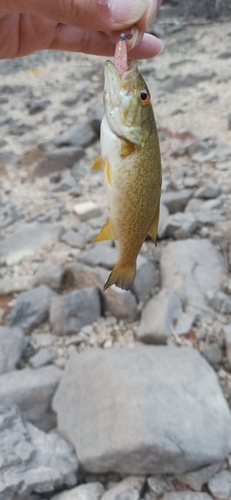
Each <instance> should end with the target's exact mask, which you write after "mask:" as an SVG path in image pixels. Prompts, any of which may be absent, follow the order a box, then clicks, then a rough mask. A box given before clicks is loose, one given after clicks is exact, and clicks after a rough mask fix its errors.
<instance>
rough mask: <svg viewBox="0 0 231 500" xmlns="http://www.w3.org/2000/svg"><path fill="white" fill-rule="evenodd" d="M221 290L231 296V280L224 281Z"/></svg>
mask: <svg viewBox="0 0 231 500" xmlns="http://www.w3.org/2000/svg"><path fill="white" fill-rule="evenodd" d="M221 289H222V291H223V292H224V293H227V294H228V295H231V278H229V279H226V280H223V281H222V282H221Z"/></svg>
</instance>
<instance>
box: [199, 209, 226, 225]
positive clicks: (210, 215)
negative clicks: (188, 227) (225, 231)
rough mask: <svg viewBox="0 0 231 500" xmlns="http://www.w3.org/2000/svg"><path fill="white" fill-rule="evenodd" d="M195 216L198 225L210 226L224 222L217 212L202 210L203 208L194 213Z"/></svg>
mask: <svg viewBox="0 0 231 500" xmlns="http://www.w3.org/2000/svg"><path fill="white" fill-rule="evenodd" d="M195 215H196V219H197V222H198V224H200V225H204V224H209V225H211V226H212V225H215V224H218V223H220V222H223V221H224V220H225V219H224V217H223V216H222V215H220V214H218V213H217V212H214V211H213V210H203V208H202V209H201V210H200V211H199V212H196V214H195Z"/></svg>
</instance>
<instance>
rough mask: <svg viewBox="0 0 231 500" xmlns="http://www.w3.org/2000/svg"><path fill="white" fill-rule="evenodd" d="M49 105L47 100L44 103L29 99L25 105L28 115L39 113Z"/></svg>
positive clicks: (49, 102)
mask: <svg viewBox="0 0 231 500" xmlns="http://www.w3.org/2000/svg"><path fill="white" fill-rule="evenodd" d="M50 104H51V101H49V100H48V99H46V100H44V101H39V100H37V99H31V100H30V101H28V103H27V107H28V109H29V114H30V115H35V114H36V113H41V111H45V109H46V108H47V107H48V106H49V105H50Z"/></svg>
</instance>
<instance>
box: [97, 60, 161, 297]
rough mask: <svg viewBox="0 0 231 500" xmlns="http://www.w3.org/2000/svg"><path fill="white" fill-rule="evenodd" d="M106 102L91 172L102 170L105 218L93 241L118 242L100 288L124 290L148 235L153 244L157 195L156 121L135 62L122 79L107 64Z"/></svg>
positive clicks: (159, 170)
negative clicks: (99, 146) (98, 151)
mask: <svg viewBox="0 0 231 500" xmlns="http://www.w3.org/2000/svg"><path fill="white" fill-rule="evenodd" d="M104 101H105V115H104V118H103V120H102V124H101V155H102V156H101V157H100V158H98V159H97V160H96V161H95V162H94V164H93V166H92V168H93V169H97V168H104V175H105V186H106V194H107V200H108V208H109V219H108V221H107V223H106V224H105V226H104V227H103V229H102V230H101V232H100V233H99V235H98V236H97V237H96V238H95V241H100V240H104V239H116V241H117V248H118V256H117V262H116V264H115V266H114V268H113V270H112V272H111V274H110V276H109V278H108V280H107V282H106V284H105V287H104V288H105V289H106V288H108V287H109V286H111V285H112V284H115V285H117V286H119V287H120V288H122V289H125V290H128V289H129V288H130V287H131V286H132V283H133V281H134V278H135V273H136V259H137V256H138V253H139V251H140V249H141V246H142V244H143V241H144V239H145V237H146V235H147V234H149V235H150V236H151V238H152V239H153V241H154V242H155V243H156V237H157V229H158V220H159V204H160V192H161V161H160V150H159V141H158V135H157V130H156V125H155V119H154V114H153V109H152V106H151V103H150V95H149V91H148V88H147V86H146V84H145V82H144V80H143V78H142V76H141V75H140V73H139V71H138V69H137V64H136V61H134V60H133V61H129V67H128V71H126V72H125V74H124V75H123V76H121V75H120V74H119V72H118V71H117V69H116V68H115V66H114V65H113V64H112V63H111V62H110V61H107V62H106V64H105V92H104Z"/></svg>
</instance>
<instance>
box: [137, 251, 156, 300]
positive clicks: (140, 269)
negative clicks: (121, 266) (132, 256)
mask: <svg viewBox="0 0 231 500" xmlns="http://www.w3.org/2000/svg"><path fill="white" fill-rule="evenodd" d="M159 284H160V273H159V267H158V266H157V262H155V261H151V260H149V259H146V258H145V257H143V256H142V255H138V258H137V262H136V277H135V281H134V283H133V285H132V288H131V290H132V292H133V293H134V295H135V296H136V299H137V302H141V301H142V302H144V303H145V302H147V300H148V299H149V298H150V296H151V295H152V294H153V292H154V290H155V288H156V287H157V286H158V285H159Z"/></svg>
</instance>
